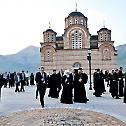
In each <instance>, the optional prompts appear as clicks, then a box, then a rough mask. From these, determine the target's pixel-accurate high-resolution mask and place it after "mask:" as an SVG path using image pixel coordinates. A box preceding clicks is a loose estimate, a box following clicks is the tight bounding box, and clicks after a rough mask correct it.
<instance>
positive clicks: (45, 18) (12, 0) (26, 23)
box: [0, 0, 126, 55]
mask: <svg viewBox="0 0 126 126" xmlns="http://www.w3.org/2000/svg"><path fill="white" fill-rule="evenodd" d="M76 3H77V11H79V12H81V13H83V14H84V15H85V16H86V17H87V18H88V28H89V32H90V33H91V34H92V35H95V34H97V31H98V30H99V29H100V28H102V27H103V26H104V25H105V27H106V28H108V29H110V30H111V31H112V33H111V37H112V41H115V46H118V45H121V44H125V43H126V35H125V33H126V28H125V26H126V25H125V23H126V7H125V5H126V0H0V55H7V54H14V53H17V52H18V51H20V50H22V49H23V48H25V47H27V46H29V45H34V46H38V47H39V46H40V42H42V41H43V31H45V30H46V29H48V28H49V22H50V23H51V28H52V29H53V30H54V31H55V32H57V35H62V34H63V33H64V28H65V21H64V20H65V17H67V16H68V15H69V14H70V13H71V12H73V11H75V10H76Z"/></svg>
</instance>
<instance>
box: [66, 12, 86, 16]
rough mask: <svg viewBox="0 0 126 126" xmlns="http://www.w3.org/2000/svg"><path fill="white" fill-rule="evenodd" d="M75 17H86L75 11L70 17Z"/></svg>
mask: <svg viewBox="0 0 126 126" xmlns="http://www.w3.org/2000/svg"><path fill="white" fill-rule="evenodd" d="M71 16H72V17H74V16H78V17H85V16H84V15H83V14H82V13H81V12H77V11H74V12H71V13H70V14H69V15H68V17H71Z"/></svg>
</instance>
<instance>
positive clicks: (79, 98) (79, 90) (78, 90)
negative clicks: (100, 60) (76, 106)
mask: <svg viewBox="0 0 126 126" xmlns="http://www.w3.org/2000/svg"><path fill="white" fill-rule="evenodd" d="M87 80H88V76H87V74H86V73H82V68H79V71H78V73H76V74H75V76H74V82H73V84H74V102H79V103H87V101H88V100H89V99H87V96H86V90H85V84H86V83H87Z"/></svg>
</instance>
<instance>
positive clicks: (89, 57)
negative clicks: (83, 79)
mask: <svg viewBox="0 0 126 126" xmlns="http://www.w3.org/2000/svg"><path fill="white" fill-rule="evenodd" d="M87 60H88V61H89V77H90V82H89V84H90V87H89V90H92V83H91V49H88V56H87Z"/></svg>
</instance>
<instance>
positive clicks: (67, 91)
mask: <svg viewBox="0 0 126 126" xmlns="http://www.w3.org/2000/svg"><path fill="white" fill-rule="evenodd" d="M62 86H63V90H62V94H61V103H66V104H72V103H73V99H72V89H73V76H72V74H70V73H69V71H66V72H65V75H64V76H63V78H62Z"/></svg>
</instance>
